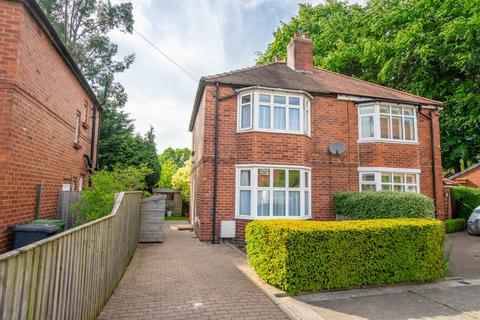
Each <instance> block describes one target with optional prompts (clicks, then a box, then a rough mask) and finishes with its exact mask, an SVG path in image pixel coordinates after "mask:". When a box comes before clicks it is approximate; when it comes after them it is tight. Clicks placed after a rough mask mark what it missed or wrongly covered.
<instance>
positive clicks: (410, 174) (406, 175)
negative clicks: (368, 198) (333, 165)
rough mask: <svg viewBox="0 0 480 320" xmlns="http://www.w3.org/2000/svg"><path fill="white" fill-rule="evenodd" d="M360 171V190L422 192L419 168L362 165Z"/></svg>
mask: <svg viewBox="0 0 480 320" xmlns="http://www.w3.org/2000/svg"><path fill="white" fill-rule="evenodd" d="M358 171H359V182H360V191H407V192H420V183H419V182H420V181H419V180H420V170H419V169H401V168H398V169H397V168H369V167H362V168H359V169H358Z"/></svg>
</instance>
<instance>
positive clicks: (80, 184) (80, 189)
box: [78, 174, 83, 191]
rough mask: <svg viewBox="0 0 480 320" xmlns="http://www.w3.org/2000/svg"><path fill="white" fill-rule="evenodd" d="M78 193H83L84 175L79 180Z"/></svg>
mask: <svg viewBox="0 0 480 320" xmlns="http://www.w3.org/2000/svg"><path fill="white" fill-rule="evenodd" d="M78 191H83V174H81V175H80V179H78Z"/></svg>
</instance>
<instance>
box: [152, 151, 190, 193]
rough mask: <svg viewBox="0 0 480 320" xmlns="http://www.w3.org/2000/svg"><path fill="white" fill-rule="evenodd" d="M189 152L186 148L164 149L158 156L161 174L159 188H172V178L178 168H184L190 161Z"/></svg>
mask: <svg viewBox="0 0 480 320" xmlns="http://www.w3.org/2000/svg"><path fill="white" fill-rule="evenodd" d="M190 155H191V151H190V149H188V148H176V149H174V148H171V147H168V148H167V149H165V150H164V151H163V152H162V153H161V154H160V155H159V156H158V160H159V162H160V167H161V174H160V180H159V182H158V186H159V187H161V188H171V187H172V176H173V175H174V174H175V172H177V170H178V169H179V168H182V167H184V166H185V164H186V163H187V162H188V161H189V160H190Z"/></svg>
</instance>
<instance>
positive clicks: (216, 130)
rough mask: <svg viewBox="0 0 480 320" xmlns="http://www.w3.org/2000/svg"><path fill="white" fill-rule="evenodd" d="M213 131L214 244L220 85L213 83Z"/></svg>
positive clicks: (213, 232)
mask: <svg viewBox="0 0 480 320" xmlns="http://www.w3.org/2000/svg"><path fill="white" fill-rule="evenodd" d="M215 85H216V90H215V130H214V141H213V207H212V243H216V241H215V240H216V225H217V179H218V177H217V174H218V173H217V171H218V118H219V117H218V107H219V106H218V104H219V95H220V83H219V82H218V81H217V82H216V83H215Z"/></svg>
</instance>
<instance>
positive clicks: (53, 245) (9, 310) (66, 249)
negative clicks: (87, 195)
mask: <svg viewBox="0 0 480 320" xmlns="http://www.w3.org/2000/svg"><path fill="white" fill-rule="evenodd" d="M140 198H141V193H140V192H122V193H120V194H119V195H118V196H117V198H116V201H115V205H114V208H113V210H112V213H111V214H110V215H108V216H105V217H103V218H101V219H98V220H95V221H92V222H89V223H87V224H84V225H82V226H78V227H76V228H73V229H70V230H67V231H65V232H63V233H60V234H58V235H55V236H53V237H50V238H47V239H44V240H41V241H38V242H35V243H33V244H31V245H29V246H26V247H23V248H20V249H18V250H14V251H10V252H7V253H5V254H3V255H0V319H94V318H95V317H96V316H97V315H98V313H99V312H100V311H101V310H102V308H103V306H104V305H105V303H106V302H107V301H108V298H109V297H110V295H111V294H112V292H113V290H114V289H115V287H116V286H117V284H118V282H119V281H120V279H121V278H122V276H123V273H124V272H125V270H126V268H127V266H128V264H129V262H130V260H131V258H132V256H133V253H134V252H135V249H136V246H137V243H138V234H139V219H140ZM69 199H70V198H69Z"/></svg>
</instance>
